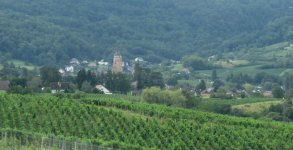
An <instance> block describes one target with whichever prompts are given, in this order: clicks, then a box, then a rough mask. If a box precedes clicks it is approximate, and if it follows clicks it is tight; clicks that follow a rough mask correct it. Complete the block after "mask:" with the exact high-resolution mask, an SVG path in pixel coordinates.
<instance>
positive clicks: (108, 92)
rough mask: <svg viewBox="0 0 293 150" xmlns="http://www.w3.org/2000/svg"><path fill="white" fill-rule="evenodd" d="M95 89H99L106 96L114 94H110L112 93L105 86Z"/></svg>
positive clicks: (97, 86) (98, 86)
mask: <svg viewBox="0 0 293 150" xmlns="http://www.w3.org/2000/svg"><path fill="white" fill-rule="evenodd" d="M95 88H97V89H98V90H101V91H103V92H104V93H105V94H112V93H110V91H109V90H108V89H106V88H105V87H104V86H103V85H96V86H95Z"/></svg>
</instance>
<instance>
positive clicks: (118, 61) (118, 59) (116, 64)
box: [112, 52, 123, 73]
mask: <svg viewBox="0 0 293 150" xmlns="http://www.w3.org/2000/svg"><path fill="white" fill-rule="evenodd" d="M112 72H113V73H118V72H122V73H123V68H122V56H121V54H120V53H119V52H116V53H115V54H114V60H113V69H112Z"/></svg>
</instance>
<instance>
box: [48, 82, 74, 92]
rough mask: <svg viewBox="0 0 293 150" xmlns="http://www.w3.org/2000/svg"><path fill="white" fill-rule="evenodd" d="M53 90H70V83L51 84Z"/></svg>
mask: <svg viewBox="0 0 293 150" xmlns="http://www.w3.org/2000/svg"><path fill="white" fill-rule="evenodd" d="M50 87H51V90H65V89H69V82H50Z"/></svg>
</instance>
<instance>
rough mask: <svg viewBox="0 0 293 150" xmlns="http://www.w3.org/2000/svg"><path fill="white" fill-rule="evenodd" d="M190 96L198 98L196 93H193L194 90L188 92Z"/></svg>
mask: <svg viewBox="0 0 293 150" xmlns="http://www.w3.org/2000/svg"><path fill="white" fill-rule="evenodd" d="M187 93H188V94H189V95H194V96H196V95H197V94H196V91H193V90H191V91H188V92H187Z"/></svg>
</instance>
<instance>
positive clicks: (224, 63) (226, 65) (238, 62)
mask: <svg viewBox="0 0 293 150" xmlns="http://www.w3.org/2000/svg"><path fill="white" fill-rule="evenodd" d="M248 63H249V61H247V60H233V61H230V62H229V63H227V61H218V62H217V63H216V64H220V65H221V66H222V67H223V68H233V67H234V66H235V65H246V64H248Z"/></svg>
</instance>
